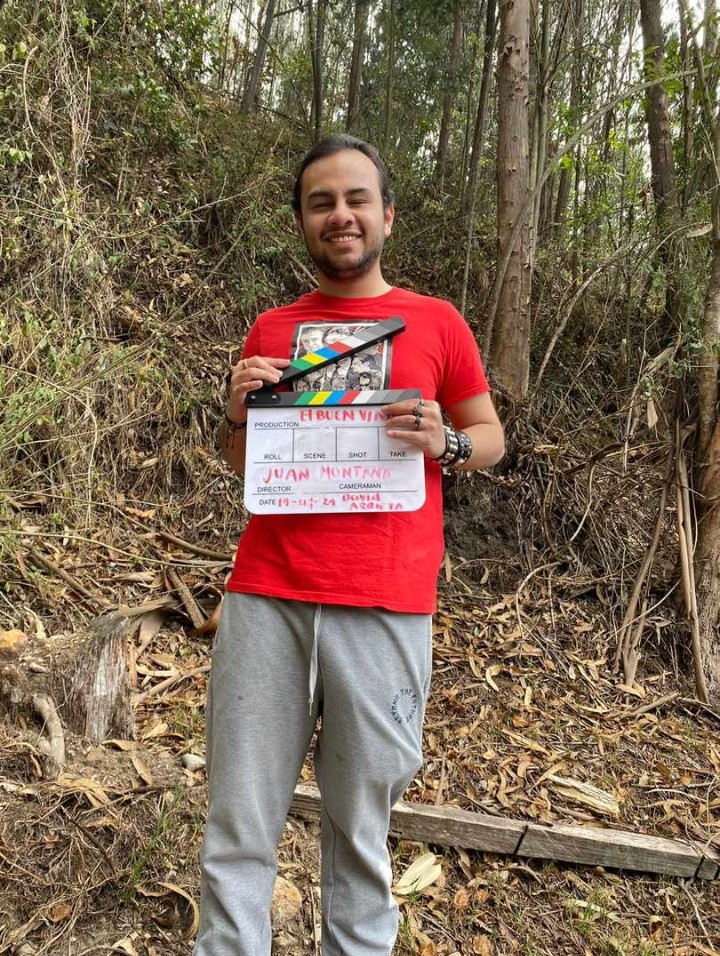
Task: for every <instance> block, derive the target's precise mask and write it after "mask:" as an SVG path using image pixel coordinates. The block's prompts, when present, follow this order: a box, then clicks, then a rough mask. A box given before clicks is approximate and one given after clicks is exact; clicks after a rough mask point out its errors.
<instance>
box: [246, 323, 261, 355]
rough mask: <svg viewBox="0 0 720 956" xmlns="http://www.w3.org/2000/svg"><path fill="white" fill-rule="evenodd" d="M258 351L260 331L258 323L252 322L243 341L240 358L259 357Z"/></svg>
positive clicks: (259, 351)
mask: <svg viewBox="0 0 720 956" xmlns="http://www.w3.org/2000/svg"><path fill="white" fill-rule="evenodd" d="M261 354H262V352H261V350H260V329H259V323H258V322H254V323H253V324H252V325H251V326H250V331H249V332H248V334H247V337H246V339H245V344H244V345H243V349H242V358H249V357H250V356H251V355H261Z"/></svg>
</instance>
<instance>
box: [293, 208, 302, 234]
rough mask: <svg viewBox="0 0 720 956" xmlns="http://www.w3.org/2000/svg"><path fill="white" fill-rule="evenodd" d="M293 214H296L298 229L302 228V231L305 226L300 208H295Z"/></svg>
mask: <svg viewBox="0 0 720 956" xmlns="http://www.w3.org/2000/svg"><path fill="white" fill-rule="evenodd" d="M293 216H295V222H296V224H297V227H298V229H299V230H300V232H302V228H303V220H302V213H301V212H300V211H299V210H298V209H295V210H293Z"/></svg>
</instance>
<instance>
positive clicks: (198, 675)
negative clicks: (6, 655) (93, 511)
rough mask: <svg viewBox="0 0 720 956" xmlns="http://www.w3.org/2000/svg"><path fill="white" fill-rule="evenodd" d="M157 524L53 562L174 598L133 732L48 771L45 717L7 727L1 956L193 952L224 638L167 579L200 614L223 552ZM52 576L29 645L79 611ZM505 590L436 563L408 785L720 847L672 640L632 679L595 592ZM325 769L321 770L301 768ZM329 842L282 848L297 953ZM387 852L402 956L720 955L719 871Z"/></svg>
mask: <svg viewBox="0 0 720 956" xmlns="http://www.w3.org/2000/svg"><path fill="white" fill-rule="evenodd" d="M130 510H134V511H135V515H134V517H135V518H136V519H137V520H139V521H142V520H147V519H148V518H149V517H152V516H151V515H149V514H146V515H144V516H143V515H138V513H137V512H138V509H137V508H133V509H130ZM146 537H147V540H151V542H152V546H153V547H154V548H155V549H156V553H157V556H158V559H157V560H158V563H157V565H156V566H152V564H148V565H146V566H145V567H144V569H138V562H137V561H133V560H131V559H130V558H128V557H127V556H123V553H122V549H117V550H118V553H117V554H115V553H113V549H112V548H111V549H110V554H109V557H108V552H107V549H105V548H104V546H101V545H100V543H99V542H98V541H94V542H77V541H72V540H70V538H68V540H66V541H64V542H62V541H61V542H59V543H58V546H57V547H56V548H55V551H54V552H53V554H54V560H56V561H58V560H59V558H60V556H61V555H60V552H61V551H62V558H63V561H62V564H63V567H65V568H70V567H71V568H72V572H71V581H72V582H74V584H75V585H78V584H80V582H84V583H83V584H82V585H81V586H84V587H86V590H87V592H88V594H90V595H91V597H92V595H93V594H97V593H99V591H100V590H102V591H103V592H104V593H105V595H106V597H108V598H109V597H110V595H113V596H114V597H115V598H116V600H117V603H129V599H130V598H132V600H133V601H134V602H135V603H136V604H138V603H142V602H143V601H146V600H150V599H153V598H154V599H155V600H157V597H158V595H164V596H165V597H166V599H167V602H168V606H167V607H165V608H161V609H160V610H155V611H154V612H152V613H149V614H148V615H146V616H145V617H144V618H142V619H141V620H140V623H139V626H138V629H137V632H136V634H135V636H134V639H133V646H134V658H135V659H134V664H133V666H134V669H135V671H136V680H135V684H136V686H135V689H134V691H133V695H134V698H135V709H136V721H137V734H136V737H137V739H136V740H134V741H126V740H107V741H105V742H103V743H102V744H98V745H92V746H90V745H88V744H87V742H84V741H82V740H78V739H69V740H68V759H67V763H66V765H65V767H64V770H63V772H62V774H61V775H60V776H59V777H58V778H57V779H56V780H49V779H46V778H45V777H44V776H43V769H42V767H43V765H42V761H41V755H40V753H39V750H38V747H37V739H38V727H37V726H35V725H33V723H32V721H27V722H26V723H25V724H24V725H22V726H11V725H10V724H8V723H7V722H6V723H4V724H0V735H1V736H0V756H1V757H2V765H3V771H2V777H1V779H0V807H1V810H2V817H1V821H2V822H1V823H0V865H1V867H2V875H1V876H0V953H10V954H17V956H41V954H50V956H64V954H67V956H92V954H99V953H108V952H117V953H126V954H129V956H134V954H137V956H160V954H162V956H174V954H178V956H179V954H182V953H190V952H191V948H192V937H193V935H194V932H195V928H196V922H197V905H198V898H199V894H198V853H199V848H200V840H201V833H202V824H203V816H204V808H205V800H206V788H205V779H204V771H203V769H202V767H199V768H198V769H195V766H196V765H195V764H193V762H192V760H188V755H196V756H202V754H203V746H204V744H203V706H204V694H205V688H206V680H207V672H208V665H209V659H210V648H211V641H212V637H211V634H209V633H193V626H192V624H191V623H190V622H189V620H188V617H187V614H188V613H189V612H188V609H187V606H186V605H187V600H188V599H187V593H186V594H185V595H183V593H182V592H181V591H179V590H178V588H177V587H172V586H171V585H172V580H170V581H169V579H168V569H172V570H173V571H174V574H175V575H176V577H175V578H174V581H175V584H176V585H177V581H178V578H179V580H180V583H181V584H182V585H184V586H185V587H186V588H187V592H188V593H189V594H190V598H191V600H194V601H196V605H197V607H198V608H200V609H202V610H203V612H204V614H206V615H209V613H210V611H211V610H212V606H213V604H216V603H217V599H218V594H219V591H220V586H221V584H222V580H223V576H224V574H225V573H226V570H227V556H223V549H222V548H220V547H216V546H214V545H213V544H212V541H209V542H208V541H206V542H205V543H204V544H203V545H201V546H200V551H199V550H198V545H190V543H189V542H188V543H187V545H184V544H183V539H182V538H176V540H173V538H172V536H171V537H168V536H167V535H166V536H165V537H164V538H163V537H162V536H161V535H159V534H158V533H156V532H153V531H147V532H146ZM202 549H204V552H205V553H202ZM101 551H104V555H103V557H102V560H100V552H101ZM81 554H82V555H83V558H82V560H81V559H80V555H81ZM213 554H214V556H213ZM48 557H50V558H51V557H52V556H51V555H48ZM71 558H72V559H71ZM58 566H59V565H58ZM99 567H102V568H103V572H102V573H101V574H99V573H98V570H97V569H98V568H99ZM51 579H52V573H51V572H48V577H47V578H46V579H45V586H46V588H47V590H46V592H45V599H46V605H47V606H46V607H45V608H44V609H43V608H42V607H40V606H39V607H38V610H39V611H40V613H39V614H38V613H35V612H28V613H27V614H26V618H25V622H24V626H25V629H26V630H27V631H28V633H29V634H30V641H31V642H32V641H33V640H53V636H52V634H50V636H48V634H47V632H46V631H45V628H44V626H43V625H42V624H41V619H42V617H43V610H45V611H47V612H49V610H50V606H53V607H54V610H55V619H56V620H61V619H62V618H63V614H64V626H65V627H66V628H68V627H71V626H72V621H73V620H74V619H76V618H77V617H78V616H79V615H81V613H82V604H80V603H77V602H78V592H77V590H76V589H75V590H74V589H73V586H72V585H71V584H68V582H67V581H64V580H55V582H54V584H53V588H52V591H51V589H50V581H51ZM503 582H507V576H505V577H503V575H502V574H500V573H498V568H497V567H494V566H493V565H491V564H488V565H487V566H484V565H483V564H482V562H479V561H472V562H470V561H466V560H464V559H462V558H460V557H458V556H455V557H448V559H447V561H446V563H445V568H444V573H443V580H442V582H441V595H440V610H439V612H438V614H437V616H436V620H435V656H434V680H433V686H432V693H431V699H430V703H429V709H428V714H427V720H426V730H425V753H426V760H425V765H424V768H423V770H422V772H421V773H420V774H419V775H418V776H417V777H416V779H415V780H414V782H413V784H412V787H411V788H410V790H409V792H408V794H407V795H406V798H407V799H408V800H412V801H414V802H419V803H430V804H434V805H443V804H446V805H455V806H458V807H462V808H465V809H468V810H476V811H479V812H482V813H486V814H487V813H489V814H497V815H502V816H507V817H513V818H518V819H522V820H531V821H535V822H543V823H544V822H546V823H551V822H558V821H562V822H566V823H573V824H576V825H589V826H598V825H600V826H610V827H617V828H621V829H626V830H631V831H635V832H641V833H645V834H655V835H659V836H666V837H672V838H683V839H689V840H692V841H694V842H695V843H699V844H704V845H712V843H713V841H714V842H715V845H716V846H717V845H718V844H719V843H720V836H719V830H718V819H719V817H720V784H719V783H718V777H719V774H720V743H719V742H718V726H719V719H718V716H717V715H716V714H714V713H713V712H712V711H711V710H709V709H707V708H702V707H699V706H698V705H697V703H696V702H694V701H693V696H692V693H691V690H690V689H689V688H688V687H685V686H684V684H683V678H682V676H681V674H680V673H679V668H678V665H677V663H675V664H674V663H673V660H672V657H670V656H668V655H667V653H666V652H665V650H664V648H663V646H662V640H661V638H658V643H657V647H656V648H655V652H654V654H653V655H652V656H647V657H646V658H645V659H644V661H643V673H642V677H641V678H639V679H638V683H636V684H635V685H634V686H633V687H632V688H627V687H624V686H622V685H621V684H619V678H618V677H617V675H616V674H614V672H613V660H614V654H615V646H614V641H613V635H612V630H611V628H610V626H609V624H608V615H607V613H606V610H607V609H606V607H605V605H604V604H603V601H602V596H601V593H600V592H599V590H598V589H597V588H596V587H594V586H592V584H591V583H588V582H584V583H583V582H582V581H580V582H579V580H578V577H577V576H573V577H572V578H571V577H568V578H567V579H565V578H563V576H562V575H561V574H559V573H553V572H552V570H549V571H548V572H547V573H538V574H535V575H534V576H533V577H532V580H527V579H526V580H522V579H520V580H518V579H516V583H515V586H514V587H513V588H512V589H506V590H504V591H503V590H502V588H501V587H500V585H501V584H502V583H503ZM89 600H90V598H85V601H89ZM86 613H87V605H86ZM201 631H202V629H201ZM311 772H312V771H311V765H310V763H309V762H308V765H307V767H306V769H305V771H304V776H305V777H306V779H310V778H311ZM583 785H592V786H593V787H594V788H596V790H592V791H591V790H590V789H589V788H587V787H586V786H583ZM598 794H599V796H598ZM317 837H318V833H317V824H315V823H313V822H312V821H306V820H301V819H295V818H293V819H290V820H289V822H288V825H287V828H286V831H285V834H284V837H283V841H282V846H281V850H280V874H281V876H282V878H283V880H282V882H281V890H282V893H281V897H280V898H279V899H278V901H277V903H276V917H277V918H276V937H275V947H276V949H277V952H278V953H285V954H287V956H300V954H312V953H319V950H320V942H319V918H320V899H319V888H318V877H319V873H318V839H317ZM392 850H393V863H394V868H395V875H396V888H397V893H398V896H397V898H398V901H399V903H400V912H401V925H400V935H399V939H398V947H397V952H398V953H400V954H410V953H419V954H422V956H436V954H437V956H452V954H456V953H458V954H463V956H465V954H478V956H488V954H497V956H503V954H508V956H509V954H525V956H550V954H582V956H585V954H598V956H600V954H608V956H611V954H618V956H623V954H627V956H630V954H638V956H639V954H642V956H666V954H667V956H670V954H677V956H682V954H695V953H698V954H700V953H702V954H710V953H714V952H717V951H718V950H717V949H716V948H715V947H716V946H717V945H718V941H720V894H719V893H718V889H717V887H718V883H717V882H716V881H713V882H708V881H683V880H680V879H675V878H669V877H659V876H652V875H642V874H633V873H629V872H623V873H618V872H609V871H603V870H602V869H599V868H592V867H582V866H572V865H568V864H560V863H552V862H549V863H541V862H537V861H532V860H520V859H510V858H501V857H495V856H492V855H489V854H482V853H477V852H473V851H467V850H465V849H463V848H461V847H455V848H450V847H446V846H432V847H426V846H421V845H418V844H414V843H409V842H405V841H398V840H393V841H392ZM428 853H431V854H433V856H434V859H433V857H432V856H425V855H426V854H428ZM423 857H425V858H424V859H423ZM418 860H420V863H419V866H420V869H421V870H422V871H423V873H424V878H423V879H422V880H421V881H420V883H418V882H414V883H413V880H412V879H410V880H408V878H407V876H406V874H407V871H408V868H409V867H410V866H411V865H413V864H415V865H416V867H417V865H418V864H417V861H418ZM413 872H415V871H411V874H410V876H411V877H412V875H413ZM425 884H427V885H425ZM413 887H414V888H413Z"/></svg>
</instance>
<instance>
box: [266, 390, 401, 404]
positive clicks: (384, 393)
mask: <svg viewBox="0 0 720 956" xmlns="http://www.w3.org/2000/svg"><path fill="white" fill-rule="evenodd" d="M417 394H418V393H417V391H416V390H415V389H409V388H405V389H379V390H375V391H373V390H372V389H363V390H358V389H351V390H349V391H340V392H292V393H291V395H292V398H293V401H292V402H291V404H292V405H389V404H390V403H391V402H402V401H403V400H404V399H406V398H416V397H417ZM284 397H285V396H283V398H284Z"/></svg>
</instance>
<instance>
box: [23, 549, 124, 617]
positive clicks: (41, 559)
mask: <svg viewBox="0 0 720 956" xmlns="http://www.w3.org/2000/svg"><path fill="white" fill-rule="evenodd" d="M27 554H28V557H29V558H30V560H31V561H32V563H33V564H35V565H37V566H38V567H40V568H42V569H43V570H45V571H49V572H50V573H51V574H54V575H55V577H56V578H60V580H61V581H64V583H65V584H67V586H68V587H69V588H70V589H71V590H72V591H74V592H75V593H76V594H79V595H80V596H81V597H84V598H86V599H87V600H88V601H90V602H91V604H94V605H96V606H97V607H101V608H108V607H110V606H111V603H110V601H108V600H107V599H106V598H104V597H102V596H100V595H99V594H93V593H92V591H88V589H87V588H84V587H83V586H82V584H80V582H79V581H76V580H75V578H73V577H72V576H71V575H69V574H68V573H67V571H63V569H62V568H59V567H58V566H57V564H54V563H53V562H52V561H51V560H50V559H49V558H46V557H45V556H44V555H42V554H39V553H38V552H37V551H36V550H35V549H34V548H30V550H29V551H28V553H27Z"/></svg>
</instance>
